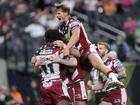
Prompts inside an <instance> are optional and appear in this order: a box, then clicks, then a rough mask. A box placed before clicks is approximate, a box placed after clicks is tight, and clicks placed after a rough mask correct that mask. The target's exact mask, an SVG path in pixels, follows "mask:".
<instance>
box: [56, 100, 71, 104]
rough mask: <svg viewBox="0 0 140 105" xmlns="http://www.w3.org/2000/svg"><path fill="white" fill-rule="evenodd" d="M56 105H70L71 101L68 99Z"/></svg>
mask: <svg viewBox="0 0 140 105" xmlns="http://www.w3.org/2000/svg"><path fill="white" fill-rule="evenodd" d="M56 105H69V101H68V100H67V99H62V100H61V101H59V102H58V103H57V104H56Z"/></svg>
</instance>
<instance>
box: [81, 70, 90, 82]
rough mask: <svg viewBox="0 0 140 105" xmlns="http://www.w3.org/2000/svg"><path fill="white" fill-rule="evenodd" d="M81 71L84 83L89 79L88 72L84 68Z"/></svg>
mask: <svg viewBox="0 0 140 105" xmlns="http://www.w3.org/2000/svg"><path fill="white" fill-rule="evenodd" d="M82 72H83V76H84V79H85V84H87V83H88V80H89V79H90V72H89V71H88V70H86V69H82Z"/></svg>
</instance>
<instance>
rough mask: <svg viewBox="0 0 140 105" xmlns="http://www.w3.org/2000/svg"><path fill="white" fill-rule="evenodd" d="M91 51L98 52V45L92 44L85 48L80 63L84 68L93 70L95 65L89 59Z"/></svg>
mask: <svg viewBox="0 0 140 105" xmlns="http://www.w3.org/2000/svg"><path fill="white" fill-rule="evenodd" d="M91 53H97V51H96V47H95V46H94V45H92V44H91V45H90V47H89V48H88V49H84V50H83V52H82V53H81V57H80V64H81V67H82V68H83V69H84V70H88V71H91V69H92V68H93V66H92V65H91V64H90V61H89V60H88V55H89V54H91Z"/></svg>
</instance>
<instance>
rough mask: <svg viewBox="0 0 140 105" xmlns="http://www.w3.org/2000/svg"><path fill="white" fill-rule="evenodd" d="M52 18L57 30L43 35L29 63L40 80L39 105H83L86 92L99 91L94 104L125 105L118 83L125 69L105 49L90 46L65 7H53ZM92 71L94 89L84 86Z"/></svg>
mask: <svg viewBox="0 0 140 105" xmlns="http://www.w3.org/2000/svg"><path fill="white" fill-rule="evenodd" d="M56 17H57V18H58V19H59V20H60V22H61V24H60V25H59V29H49V30H47V31H46V33H45V35H44V39H45V43H44V44H43V45H42V46H41V47H40V48H38V49H37V50H36V52H35V54H34V56H33V57H32V60H31V62H32V63H33V64H34V69H35V71H36V72H37V73H38V74H39V75H40V77H41V83H40V95H41V98H40V102H41V105H87V99H88V96H87V89H93V90H94V91H95V93H96V94H97V93H98V90H103V95H102V96H101V98H100V100H99V102H98V103H97V104H100V105H127V94H126V90H125V88H124V85H123V82H122V80H123V79H124V78H125V77H126V74H125V69H124V67H123V65H122V64H121V62H120V61H119V60H118V59H117V57H115V58H114V57H112V55H113V54H112V55H111V54H109V50H110V49H109V45H108V44H107V43H106V42H99V43H98V45H97V46H95V45H94V44H92V43H91V42H90V41H89V40H88V37H87V34H86V31H85V29H84V27H83V25H82V23H81V22H80V21H79V20H77V19H75V18H72V17H71V16H70V9H69V8H68V7H66V6H65V5H63V4H60V5H56ZM95 68H96V70H94V69H95ZM92 71H94V72H95V71H97V72H96V73H95V74H98V75H93V80H95V81H94V85H88V84H87V83H88V81H89V78H90V74H91V72H92ZM97 81H98V82H97Z"/></svg>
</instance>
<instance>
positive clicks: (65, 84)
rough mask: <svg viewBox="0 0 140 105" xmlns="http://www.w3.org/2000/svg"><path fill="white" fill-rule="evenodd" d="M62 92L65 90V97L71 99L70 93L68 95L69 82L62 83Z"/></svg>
mask: <svg viewBox="0 0 140 105" xmlns="http://www.w3.org/2000/svg"><path fill="white" fill-rule="evenodd" d="M62 90H63V93H64V96H66V97H69V98H70V96H69V93H68V87H67V81H65V80H64V81H63V82H62Z"/></svg>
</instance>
